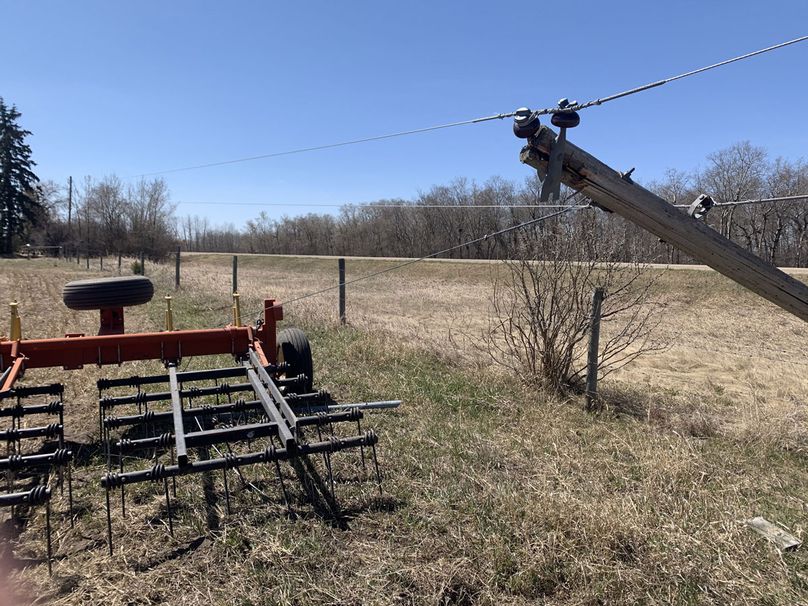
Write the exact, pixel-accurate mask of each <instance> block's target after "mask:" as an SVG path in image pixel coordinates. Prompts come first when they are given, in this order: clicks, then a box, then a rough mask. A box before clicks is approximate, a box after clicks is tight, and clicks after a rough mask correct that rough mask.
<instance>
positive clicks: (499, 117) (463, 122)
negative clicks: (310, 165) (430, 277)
mask: <svg viewBox="0 0 808 606" xmlns="http://www.w3.org/2000/svg"><path fill="white" fill-rule="evenodd" d="M515 114H516V112H510V113H507V114H495V115H493V116H483V117H482V118H472V119H471V120H461V121H459V122H449V123H447V124H438V125H436V126H426V127H424V128H415V129H412V130H403V131H400V132H397V133H388V134H385V135H376V136H373V137H364V138H362V139H352V140H349V141H340V142H338V143H327V144H325V145H315V146H312V147H300V148H298V149H289V150H285V151H280V152H273V153H269V154H259V155H257V156H247V157H245V158H236V159H235V160H222V161H221V162H208V163H206V164H195V165H193V166H183V167H180V168H170V169H168V170H160V171H155V172H151V173H142V174H140V175H135V176H136V177H151V176H154V175H166V174H169V173H178V172H183V171H188V170H197V169H200V168H212V167H214V166H225V165H228V164H238V163H240V162H251V161H253V160H263V159H266V158H278V157H281V156H291V155H294V154H303V153H306V152H313V151H320V150H324V149H333V148H335V147H345V146H347V145H357V144H359V143H369V142H371V141H382V140H384V139H392V138H394V137H404V136H406V135H415V134H419V133H427V132H430V131H433V130H442V129H444V128H454V127H455V126H465V125H468V124H479V123H480V122H488V121H490V120H502V119H504V118H512V117H513V116H514V115H515Z"/></svg>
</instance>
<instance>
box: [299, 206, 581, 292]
mask: <svg viewBox="0 0 808 606" xmlns="http://www.w3.org/2000/svg"><path fill="white" fill-rule="evenodd" d="M580 208H589V207H586V206H583V207H582V206H568V207H566V208H564V209H563V210H559V211H557V212H554V213H550V214H549V215H544V216H543V217H538V218H536V219H531V220H530V221H525V222H524V223H519V224H518V225H512V226H511V227H506V228H505V229H500V230H499V231H495V232H493V233H490V234H486V235H484V236H481V237H479V238H475V239H474V240H469V241H468V242H463V243H462V244H457V245H456V246H450V247H449V248H444V249H443V250H439V251H437V252H434V253H432V254H429V255H425V256H423V257H419V258H417V259H410V260H409V261H404V262H403V263H399V264H397V265H393V266H392V267H387V268H385V269H381V270H379V271H375V272H372V273H369V274H365V275H364V276H359V277H358V278H354V279H352V280H346V281H345V282H344V284H345V285H346V286H347V285H348V284H356V283H357V282H361V281H363V280H368V279H370V278H374V277H376V276H380V275H382V274H386V273H389V272H391V271H396V270H398V269H401V268H402V267H407V266H408V265H413V264H414V263H419V262H421V261H426V260H427V259H433V258H435V257H438V256H440V255H444V254H446V253H450V252H452V251H454V250H458V249H460V248H464V247H466V246H471V245H472V244H476V243H478V242H483V241H485V240H488V239H489V238H495V237H497V236H501V235H502V234H506V233H508V232H511V231H514V230H517V229H522V228H523V227H529V226H530V225H537V224H539V223H542V222H544V221H547V220H548V219H552V218H553V217H558V216H560V215H563V214H565V213H568V212H570V211H572V210H577V209H580ZM339 287H340V285H339V284H335V285H334V286H328V287H326V288H321V289H320V290H315V291H313V292H309V293H306V294H303V295H300V296H299V297H295V298H294V299H290V300H288V301H284V302H283V305H284V306H286V305H290V304H292V303H296V302H298V301H302V300H304V299H308V298H310V297H315V296H317V295H321V294H323V293H327V292H330V291H332V290H336V289H338V288H339Z"/></svg>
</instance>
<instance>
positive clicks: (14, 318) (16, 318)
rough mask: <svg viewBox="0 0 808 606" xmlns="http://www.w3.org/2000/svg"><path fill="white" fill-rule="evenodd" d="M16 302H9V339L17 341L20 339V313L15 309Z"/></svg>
mask: <svg viewBox="0 0 808 606" xmlns="http://www.w3.org/2000/svg"><path fill="white" fill-rule="evenodd" d="M17 305H18V303H17V302H16V301H14V302H12V303H9V307H10V308H11V335H10V337H9V341H19V340H20V339H22V324H21V322H20V314H19V312H18V311H17Z"/></svg>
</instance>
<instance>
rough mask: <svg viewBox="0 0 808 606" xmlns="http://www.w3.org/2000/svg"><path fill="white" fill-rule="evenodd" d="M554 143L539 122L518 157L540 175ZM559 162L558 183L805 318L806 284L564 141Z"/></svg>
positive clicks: (807, 303) (807, 307) (807, 316)
mask: <svg viewBox="0 0 808 606" xmlns="http://www.w3.org/2000/svg"><path fill="white" fill-rule="evenodd" d="M555 142H556V135H555V133H554V132H553V131H552V130H551V129H549V128H547V127H546V126H543V125H542V126H541V127H539V128H538V130H537V131H536V132H535V134H533V135H532V136H530V137H529V138H528V144H527V145H526V146H525V147H524V148H522V152H521V154H520V159H521V161H522V162H524V163H525V164H528V165H529V166H532V167H533V168H535V169H536V170H537V171H538V173H539V176H542V177H543V176H544V175H546V173H547V164H548V159H549V157H550V152H551V151H552V149H553V146H554V145H555ZM562 163H563V164H562V166H563V170H562V172H561V182H562V183H564V184H565V185H567V186H569V187H571V188H572V189H574V190H576V191H578V192H580V193H582V194H583V195H584V196H586V197H587V198H589V199H590V200H592V201H593V202H594V203H596V204H597V205H599V206H601V207H603V208H604V209H606V210H609V211H611V212H613V213H615V214H617V215H620V216H621V217H624V218H626V219H628V220H629V221H631V222H632V223H636V224H637V225H639V226H640V227H642V228H643V229H646V230H648V231H650V232H651V233H652V234H654V235H656V236H658V237H660V238H662V239H663V240H665V241H666V242H668V243H669V244H671V245H673V246H675V247H676V248H678V249H680V250H682V251H683V252H685V253H687V254H688V255H690V256H691V257H693V258H695V259H698V260H699V261H701V262H702V263H704V264H706V265H709V266H710V267H712V268H713V269H714V270H716V271H717V272H719V273H722V274H724V275H725V276H727V277H728V278H730V279H732V280H734V281H735V282H737V283H738V284H740V285H741V286H744V287H746V288H748V289H749V290H751V291H752V292H754V293H756V294H758V295H760V296H761V297H763V298H764V299H768V300H769V301H771V302H772V303H774V304H775V305H779V306H780V307H782V308H783V309H785V310H786V311H788V312H790V313H792V314H794V315H795V316H797V317H798V318H801V319H802V320H805V321H806V322H808V286H806V285H805V284H803V283H802V282H800V281H798V280H795V279H794V278H792V277H791V276H789V275H788V274H786V273H785V272H783V271H780V270H779V269H777V268H776V267H774V266H773V265H770V264H769V263H767V262H765V261H764V260H763V259H760V258H759V257H757V256H755V255H754V254H752V253H751V252H749V251H748V250H746V249H744V248H741V247H740V246H738V245H737V244H735V243H734V242H732V241H731V240H728V239H727V238H725V237H723V236H722V235H721V234H719V233H718V232H717V231H715V230H714V229H712V228H711V227H709V226H708V225H706V224H705V223H703V222H702V221H699V220H697V219H694V218H692V217H690V216H689V215H688V214H687V213H684V212H682V211H681V210H679V209H677V208H676V207H674V206H673V205H671V204H669V203H668V202H666V201H665V200H663V199H662V198H660V197H659V196H657V195H656V194H653V193H652V192H650V191H648V190H647V189H645V188H643V187H640V186H639V185H637V184H636V183H634V182H633V181H632V180H631V178H630V177H628V176H627V175H622V174H621V173H619V172H617V171H616V170H614V169H612V168H610V167H608V166H606V165H605V164H604V163H603V162H601V161H600V160H598V159H597V158H595V157H594V156H592V155H591V154H589V153H587V152H585V151H584V150H582V149H581V148H580V147H577V146H575V145H573V144H572V143H570V142H569V141H566V142H565V143H564V145H563V159H562Z"/></svg>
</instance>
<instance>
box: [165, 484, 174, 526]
mask: <svg viewBox="0 0 808 606" xmlns="http://www.w3.org/2000/svg"><path fill="white" fill-rule="evenodd" d="M163 488H164V490H165V493H166V511H167V512H168V532H169V533H170V534H171V538H174V520H173V518H172V516H171V498H170V497H169V496H168V478H163Z"/></svg>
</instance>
